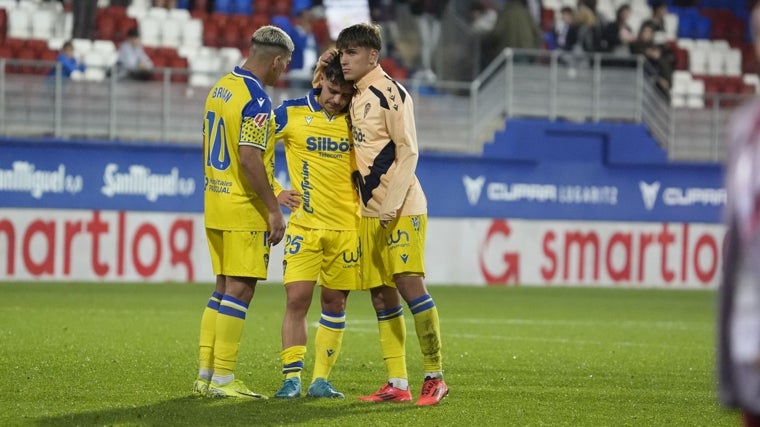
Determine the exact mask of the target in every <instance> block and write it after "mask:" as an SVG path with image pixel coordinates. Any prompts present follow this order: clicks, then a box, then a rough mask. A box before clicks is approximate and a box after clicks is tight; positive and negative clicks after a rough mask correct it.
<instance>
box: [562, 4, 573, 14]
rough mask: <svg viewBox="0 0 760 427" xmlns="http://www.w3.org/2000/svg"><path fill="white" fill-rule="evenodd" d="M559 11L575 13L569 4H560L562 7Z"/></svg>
mask: <svg viewBox="0 0 760 427" xmlns="http://www.w3.org/2000/svg"><path fill="white" fill-rule="evenodd" d="M559 12H560V13H569V14H573V13H575V11H574V10H573V8H572V7H570V6H562V9H560V10H559Z"/></svg>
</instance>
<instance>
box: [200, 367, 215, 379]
mask: <svg viewBox="0 0 760 427" xmlns="http://www.w3.org/2000/svg"><path fill="white" fill-rule="evenodd" d="M212 375H214V370H213V369H198V378H200V379H202V380H204V381H211V376H212Z"/></svg>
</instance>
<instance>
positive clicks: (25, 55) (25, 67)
mask: <svg viewBox="0 0 760 427" xmlns="http://www.w3.org/2000/svg"><path fill="white" fill-rule="evenodd" d="M16 59H21V60H25V61H34V60H37V59H38V58H37V52H35V51H33V50H30V49H21V50H20V51H17V52H16ZM13 68H14V71H15V72H16V73H21V74H35V72H36V67H35V66H34V64H31V63H27V64H18V65H16V66H15V67H13Z"/></svg>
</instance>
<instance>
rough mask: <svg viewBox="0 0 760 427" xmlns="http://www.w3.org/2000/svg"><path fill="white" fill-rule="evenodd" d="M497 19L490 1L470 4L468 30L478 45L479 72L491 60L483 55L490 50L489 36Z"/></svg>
mask: <svg viewBox="0 0 760 427" xmlns="http://www.w3.org/2000/svg"><path fill="white" fill-rule="evenodd" d="M498 17H499V14H498V13H497V12H496V7H495V6H494V5H493V4H492V3H491V1H490V0H475V1H473V2H472V3H470V28H471V29H472V31H473V33H475V36H476V37H477V38H478V43H480V52H481V55H480V64H479V65H480V69H481V70H483V69H485V67H487V66H488V62H487V61H489V60H492V58H488V56H487V55H485V54H484V53H485V52H488V51H489V49H490V46H489V45H490V42H491V41H490V39H489V36H490V34H491V32H492V31H493V29H494V26H495V25H496V19H497V18H498Z"/></svg>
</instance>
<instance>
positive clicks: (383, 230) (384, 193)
mask: <svg viewBox="0 0 760 427" xmlns="http://www.w3.org/2000/svg"><path fill="white" fill-rule="evenodd" d="M380 46H381V38H380V30H379V28H378V27H377V26H375V25H371V24H365V23H362V24H356V25H352V26H350V27H348V28H345V29H343V30H342V31H341V32H340V34H339V35H338V39H337V41H336V47H337V48H338V51H339V55H340V62H341V68H342V70H343V77H344V78H345V79H346V80H350V81H353V82H354V88H355V89H356V92H355V94H354V97H353V99H352V100H351V105H350V106H349V111H350V115H351V128H352V129H351V131H352V136H353V141H354V147H355V148H354V150H355V157H356V165H357V168H358V170H357V171H356V173H355V174H354V176H355V181H356V183H357V186H358V188H359V192H360V197H361V203H360V205H361V215H362V217H361V223H360V226H359V236H360V241H361V250H362V258H361V275H362V286H363V288H365V289H366V288H369V289H370V292H371V295H372V303H373V305H374V308H375V311H376V313H377V320H378V329H379V331H380V345H381V349H382V353H383V359H384V360H385V366H386V369H387V371H388V377H389V378H388V383H387V384H385V385H383V387H381V388H380V390H378V391H377V392H375V393H373V394H371V395H368V396H361V397H359V400H362V401H372V402H383V401H395V402H403V401H410V400H411V393H410V392H409V383H408V379H407V371H406V353H405V350H404V346H405V340H406V329H405V324H404V317H403V310H402V306H401V301H400V298H399V294H400V296H401V297H402V298H403V299H404V301H406V303H407V305H408V306H409V309H410V310H411V312H412V315H413V316H414V325H415V331H416V332H417V339H418V341H419V345H420V350H421V351H422V357H423V365H424V381H423V385H422V392H421V393H420V397H419V398H418V399H417V402H416V403H417V405H419V406H427V405H435V404H437V403H438V402H440V400H441V399H442V398H444V397H445V396H446V395H447V394H448V387H447V386H446V383H445V382H444V381H443V367H442V364H441V363H442V362H441V334H440V327H439V320H438V309H437V308H436V306H435V303H434V302H433V298H432V297H431V296H430V294H429V293H428V291H427V288H426V287H425V283H424V277H425V266H424V252H425V230H426V225H427V199H426V198H425V193H423V191H422V187H421V186H420V182H419V181H418V180H417V177H416V176H415V169H416V167H417V159H418V156H419V151H418V146H417V132H416V129H415V125H414V106H413V102H412V97H411V96H409V93H408V92H407V91H406V89H405V88H404V87H403V86H402V85H401V84H399V83H398V82H396V81H394V80H393V79H391V78H390V77H389V76H388V75H387V74H386V73H385V72H384V71H383V69H382V67H380V65H379V63H378V61H379V59H380V58H379V56H380ZM322 62H325V61H322ZM394 288H395V289H394Z"/></svg>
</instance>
